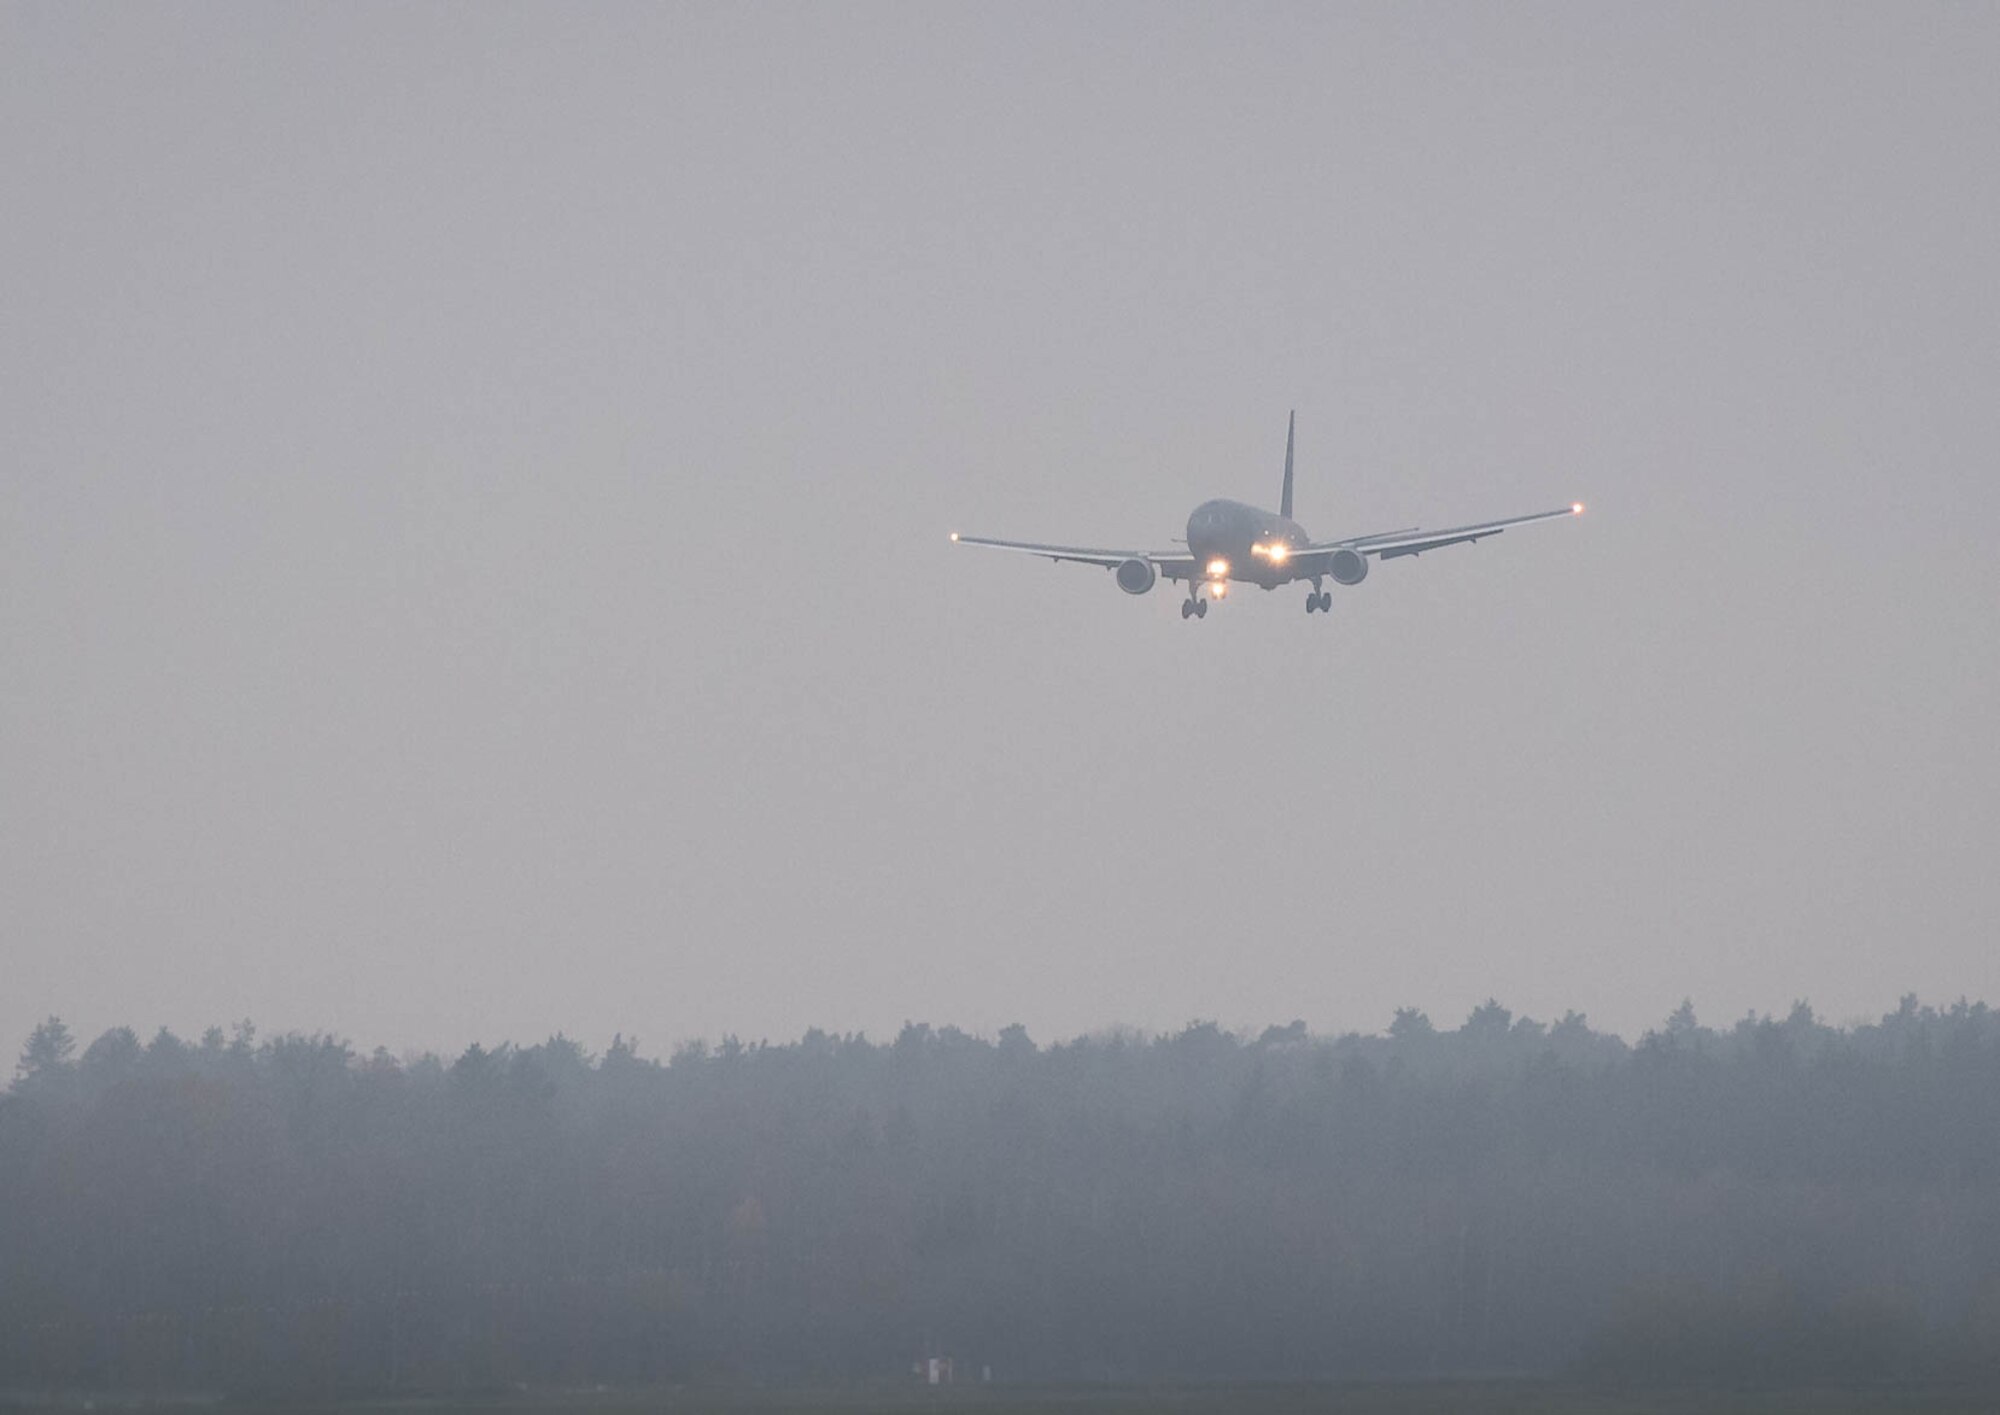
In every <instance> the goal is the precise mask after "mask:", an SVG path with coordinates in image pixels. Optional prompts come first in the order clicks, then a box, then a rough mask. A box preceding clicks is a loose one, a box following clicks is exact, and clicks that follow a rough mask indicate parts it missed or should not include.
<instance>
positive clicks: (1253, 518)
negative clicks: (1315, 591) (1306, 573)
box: [1187, 499, 1312, 590]
mask: <svg viewBox="0 0 2000 1415" xmlns="http://www.w3.org/2000/svg"><path fill="white" fill-rule="evenodd" d="M1187 544H1188V554H1189V555H1190V556H1192V557H1193V559H1194V563H1195V570H1196V573H1198V574H1201V575H1204V576H1205V577H1206V578H1207V579H1209V580H1210V581H1215V580H1242V581H1245V582H1247V583H1249V584H1253V585H1262V586H1263V587H1264V588H1265V589H1267V590H1268V589H1275V588H1276V587H1277V586H1279V585H1284V584H1290V583H1291V582H1292V581H1293V580H1295V579H1297V578H1298V574H1297V572H1296V571H1294V570H1293V568H1292V566H1291V565H1290V563H1289V560H1290V556H1291V553H1292V552H1293V551H1295V550H1300V549H1303V548H1304V547H1306V546H1308V545H1310V544H1312V537H1311V536H1309V535H1307V534H1306V528H1305V527H1304V526H1301V525H1300V524H1299V523H1298V522H1297V521H1294V520H1292V519H1291V518H1290V517H1289V516H1280V515H1279V514H1278V513H1277V512H1275V511H1265V510H1263V509H1261V508H1259V507H1256V506H1250V505H1247V504H1245V503H1244V502H1241V501H1227V500H1220V499H1218V500H1215V501H1204V502H1202V503H1201V505H1199V506H1197V507H1195V508H1194V514H1192V515H1191V516H1189V517H1188V523H1187ZM1217 561H1221V562H1222V563H1223V567H1224V568H1223V569H1221V570H1220V571H1218V570H1217V569H1216V568H1215V567H1216V562H1217Z"/></svg>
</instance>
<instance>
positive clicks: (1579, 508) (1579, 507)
mask: <svg viewBox="0 0 2000 1415" xmlns="http://www.w3.org/2000/svg"><path fill="white" fill-rule="evenodd" d="M1569 514H1570V515H1572V516H1581V515H1582V514H1583V503H1582V502H1581V501H1572V502H1570V504H1569ZM952 539H953V540H957V539H958V537H957V536H953V537H952Z"/></svg>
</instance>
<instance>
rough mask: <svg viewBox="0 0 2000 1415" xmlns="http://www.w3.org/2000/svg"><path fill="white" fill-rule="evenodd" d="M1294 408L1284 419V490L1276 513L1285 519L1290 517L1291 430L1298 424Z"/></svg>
mask: <svg viewBox="0 0 2000 1415" xmlns="http://www.w3.org/2000/svg"><path fill="white" fill-rule="evenodd" d="M1298 420H1299V415H1298V411H1297V410H1296V409H1294V410H1293V412H1292V414H1291V416H1290V417H1288V418H1286V419H1285V490H1284V493H1283V494H1282V495H1281V496H1279V498H1278V514H1279V515H1280V516H1283V517H1284V518H1285V519H1286V520H1287V521H1289V520H1291V519H1292V430H1293V429H1294V428H1295V427H1296V426H1297V425H1298Z"/></svg>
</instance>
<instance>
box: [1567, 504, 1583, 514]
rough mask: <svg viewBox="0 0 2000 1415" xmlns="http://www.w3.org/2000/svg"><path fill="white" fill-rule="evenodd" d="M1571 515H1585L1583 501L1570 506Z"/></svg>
mask: <svg viewBox="0 0 2000 1415" xmlns="http://www.w3.org/2000/svg"><path fill="white" fill-rule="evenodd" d="M1569 514H1570V515H1572V516H1581V515H1582V514H1583V503H1582V502H1581V501H1572V502H1571V503H1570V504H1569Z"/></svg>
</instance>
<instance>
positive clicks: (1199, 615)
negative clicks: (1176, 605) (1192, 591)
mask: <svg viewBox="0 0 2000 1415" xmlns="http://www.w3.org/2000/svg"><path fill="white" fill-rule="evenodd" d="M1190 617H1192V618H1195V619H1206V618H1208V601H1207V600H1205V599H1202V598H1200V597H1199V596H1197V595H1189V596H1188V597H1187V598H1186V599H1184V600H1182V601H1181V618H1183V619H1187V618H1190Z"/></svg>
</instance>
